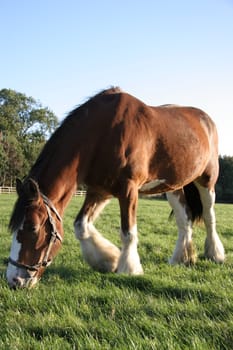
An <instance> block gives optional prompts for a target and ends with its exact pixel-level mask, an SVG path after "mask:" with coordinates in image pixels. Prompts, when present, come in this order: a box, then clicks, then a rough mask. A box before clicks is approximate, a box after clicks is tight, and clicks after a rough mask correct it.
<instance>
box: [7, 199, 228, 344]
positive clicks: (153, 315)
mask: <svg viewBox="0 0 233 350" xmlns="http://www.w3.org/2000/svg"><path fill="white" fill-rule="evenodd" d="M14 200H15V197H14V195H2V194H1V195H0V237H1V244H0V324H1V326H0V349H7V350H13V349H14V350H21V349H24V350H27V349H30V350H31V349H45V350H50V349H51V350H57V349H62V350H66V349H67V350H68V349H93V350H94V349H95V350H96V349H101V350H104V349H126V350H127V349H143V350H147V349H159V350H163V349H164V350H179V349H182V350H183V349H187V350H191V349H198V350H201V349H203V350H204V349H210V350H214V349H221V350H222V349H233V279H232V276H233V273H232V266H233V221H232V218H233V215H232V214H233V206H232V205H223V204H218V205H216V214H217V222H218V231H219V234H220V237H221V239H222V241H223V244H224V246H225V249H226V254H227V259H226V262H225V263H224V264H223V265H217V264H215V263H212V262H209V261H206V260H203V259H201V257H199V259H198V262H197V264H196V265H195V266H194V267H189V268H188V267H185V266H175V267H171V266H169V265H168V263H167V260H168V257H169V256H170V255H171V254H172V251H173V248H174V245H175V242H176V238H177V232H176V226H175V222H174V221H168V220H167V219H168V216H169V212H170V208H169V206H168V204H167V202H166V201H158V200H149V199H147V200H146V199H140V202H139V210H138V228H139V232H140V245H139V253H140V256H141V261H142V264H143V267H144V272H145V274H144V275H143V276H140V277H129V276H124V275H116V274H101V273H97V272H94V271H93V270H91V269H90V268H89V267H88V266H87V265H86V264H85V263H84V262H83V260H82V257H81V254H80V248H79V243H78V241H76V239H75V237H74V234H73V219H74V217H75V215H76V213H77V211H78V209H79V208H80V206H81V203H82V201H83V198H77V197H76V198H73V199H72V201H71V203H70V205H69V207H68V208H67V210H66V214H65V218H64V228H65V240H64V244H63V248H62V251H61V252H60V253H59V255H58V256H57V258H56V259H55V261H54V262H53V264H52V265H51V266H50V267H49V268H48V269H47V271H46V272H45V274H44V276H43V278H42V280H41V281H40V282H39V284H38V286H37V287H36V288H35V289H32V290H17V291H13V290H10V289H9V288H8V286H7V283H6V279H5V270H6V265H5V260H6V258H7V257H8V255H9V250H10V244H11V236H10V234H9V232H8V231H7V225H8V221H9V215H10V212H11V210H12V207H13V203H14ZM96 226H97V227H98V229H99V230H100V231H101V232H102V233H104V235H105V236H106V237H107V238H110V239H111V240H112V241H113V242H114V243H115V244H117V245H118V246H120V240H119V234H118V232H119V209H118V203H117V201H116V200H113V201H112V202H111V203H110V205H109V206H108V207H106V209H105V211H104V213H103V215H102V216H101V217H100V219H98V221H97V225H96ZM204 239H205V232H204V228H203V226H202V225H199V226H195V230H194V241H195V244H196V248H197V251H198V253H199V254H200V255H201V254H202V253H203V244H204Z"/></svg>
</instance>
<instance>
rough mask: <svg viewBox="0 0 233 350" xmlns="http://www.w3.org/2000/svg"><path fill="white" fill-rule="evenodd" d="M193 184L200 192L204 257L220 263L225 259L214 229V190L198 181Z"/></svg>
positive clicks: (221, 245)
mask: <svg viewBox="0 0 233 350" xmlns="http://www.w3.org/2000/svg"><path fill="white" fill-rule="evenodd" d="M195 185H196V187H197V189H198V191H199V194H200V198H201V202H202V206H203V220H204V223H205V227H206V231H207V237H206V241H205V257H206V258H207V259H211V260H213V261H215V262H217V263H222V262H223V261H224V259H225V253H224V247H223V244H222V242H221V240H220V238H219V236H218V233H217V231H216V219H215V212H214V203H215V191H214V190H211V189H209V188H207V187H204V186H201V185H200V184H199V183H198V182H195Z"/></svg>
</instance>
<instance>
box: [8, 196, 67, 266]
mask: <svg viewBox="0 0 233 350" xmlns="http://www.w3.org/2000/svg"><path fill="white" fill-rule="evenodd" d="M40 194H41V197H42V198H43V202H44V204H45V207H46V210H47V214H48V220H49V223H50V225H51V232H50V234H51V237H50V241H49V245H48V248H47V250H46V253H45V255H44V258H43V260H42V261H41V262H39V263H38V264H35V265H27V264H22V263H20V262H18V261H15V260H13V259H12V258H11V257H9V259H8V262H9V263H10V264H12V265H14V266H16V267H19V268H24V269H26V270H29V271H38V270H39V269H40V268H41V267H46V266H47V265H48V264H49V263H51V261H52V260H49V255H50V252H51V249H52V246H53V244H54V243H55V242H56V240H59V241H60V242H61V243H62V241H63V238H62V236H61V235H60V233H59V232H58V231H57V228H56V223H55V221H54V219H53V217H52V214H51V210H52V211H53V212H54V214H56V216H57V218H58V220H59V221H60V222H62V218H61V216H60V214H59V213H58V211H57V209H56V208H55V206H54V205H53V203H52V201H51V200H50V199H49V198H48V197H46V196H45V195H44V194H43V193H40Z"/></svg>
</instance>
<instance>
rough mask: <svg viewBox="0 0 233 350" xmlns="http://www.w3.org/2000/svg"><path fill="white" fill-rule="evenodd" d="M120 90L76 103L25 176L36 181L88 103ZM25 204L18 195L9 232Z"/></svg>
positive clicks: (97, 101) (112, 90)
mask: <svg viewBox="0 0 233 350" xmlns="http://www.w3.org/2000/svg"><path fill="white" fill-rule="evenodd" d="M121 92H122V90H121V89H120V88H119V87H110V88H108V89H105V90H101V91H100V92H98V93H97V94H96V95H94V96H92V97H90V98H88V100H87V101H86V102H84V103H83V104H80V105H78V106H77V107H76V108H75V109H74V110H72V111H71V112H70V113H69V114H68V115H67V117H66V118H65V119H64V120H63V121H62V122H61V124H60V126H59V127H58V128H57V129H56V130H55V131H54V133H53V134H52V136H51V137H50V138H49V140H48V141H47V142H46V144H45V145H44V147H43V148H42V150H41V152H40V154H39V156H38V158H37V160H36V161H35V163H34V165H33V166H32V168H31V170H30V172H29V175H28V176H27V177H30V178H33V179H34V180H35V181H37V174H38V172H39V170H40V168H41V164H43V163H44V162H45V160H46V159H49V158H50V156H51V155H54V154H56V152H57V147H58V146H59V145H60V143H61V139H62V137H64V135H65V134H66V133H68V132H69V131H70V129H72V128H73V127H74V124H75V122H76V120H77V118H82V117H84V118H85V116H86V112H85V111H86V109H87V107H88V104H90V103H101V102H102V103H106V102H107V101H106V97H107V99H108V101H109V102H110V101H111V100H112V99H114V96H115V95H116V94H119V93H121ZM26 205H27V200H26V199H25V198H23V197H22V196H19V198H18V199H17V201H16V203H15V206H14V208H13V212H12V215H11V218H10V222H9V229H10V230H11V232H14V231H16V230H17V229H18V228H19V227H20V225H21V224H22V221H23V218H24V215H25V206H26Z"/></svg>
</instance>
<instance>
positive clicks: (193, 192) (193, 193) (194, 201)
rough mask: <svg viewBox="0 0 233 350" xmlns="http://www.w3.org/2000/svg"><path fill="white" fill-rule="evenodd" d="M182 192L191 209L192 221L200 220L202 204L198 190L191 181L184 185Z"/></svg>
mask: <svg viewBox="0 0 233 350" xmlns="http://www.w3.org/2000/svg"><path fill="white" fill-rule="evenodd" d="M184 194H185V199H186V202H187V204H188V206H189V209H190V211H191V218H192V221H193V222H194V221H200V220H201V219H202V213H203V206H202V203H201V198H200V194H199V191H198V189H197V187H196V186H195V185H194V183H193V182H191V183H190V184H188V185H186V186H184Z"/></svg>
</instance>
